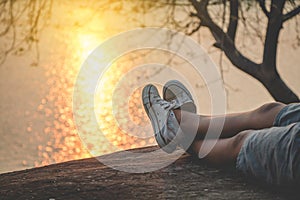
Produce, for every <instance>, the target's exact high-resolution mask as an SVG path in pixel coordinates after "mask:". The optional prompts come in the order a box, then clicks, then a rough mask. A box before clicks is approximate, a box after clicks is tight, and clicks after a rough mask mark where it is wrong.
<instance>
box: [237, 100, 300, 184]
mask: <svg viewBox="0 0 300 200" xmlns="http://www.w3.org/2000/svg"><path fill="white" fill-rule="evenodd" d="M236 168H237V169H238V170H240V171H242V172H243V173H244V174H246V175H249V176H254V177H256V178H259V179H262V180H264V181H266V182H268V183H271V184H277V185H282V184H289V183H295V182H297V183H300V104H299V103H295V104H290V105H287V106H285V107H284V108H283V109H282V110H281V111H280V112H279V113H278V115H277V116H276V118H275V121H274V126H273V127H272V128H266V129H261V130H253V132H251V133H250V135H249V136H248V137H247V138H246V139H245V141H244V144H243V146H242V148H241V150H240V152H239V155H238V157H237V163H236Z"/></svg>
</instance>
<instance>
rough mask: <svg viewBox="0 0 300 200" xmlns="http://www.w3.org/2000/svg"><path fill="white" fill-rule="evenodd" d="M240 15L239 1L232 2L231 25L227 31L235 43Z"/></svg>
mask: <svg viewBox="0 0 300 200" xmlns="http://www.w3.org/2000/svg"><path fill="white" fill-rule="evenodd" d="M238 15H239V1H238V0H231V1H230V17H229V25H228V29H227V34H228V36H229V37H230V39H231V40H232V41H233V42H234V40H235V34H236V29H237V26H238Z"/></svg>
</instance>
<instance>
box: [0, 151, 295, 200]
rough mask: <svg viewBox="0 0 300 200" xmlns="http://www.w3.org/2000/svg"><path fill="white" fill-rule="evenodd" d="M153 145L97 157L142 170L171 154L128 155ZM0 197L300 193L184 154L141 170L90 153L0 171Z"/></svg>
mask: <svg viewBox="0 0 300 200" xmlns="http://www.w3.org/2000/svg"><path fill="white" fill-rule="evenodd" d="M155 150H157V147H147V148H142V149H134V150H130V152H131V153H133V154H131V155H129V156H127V157H124V155H123V154H122V152H118V153H113V154H109V155H105V156H102V157H100V160H104V161H112V160H114V161H117V163H118V164H117V165H118V166H124V167H128V166H131V167H132V169H134V167H136V166H140V167H145V169H148V168H147V167H148V166H150V167H151V165H152V166H153V165H159V164H161V163H163V162H166V160H168V159H172V156H169V155H167V154H162V155H161V156H153V157H151V158H150V159H147V160H143V159H140V160H139V161H136V160H134V158H135V157H136V154H134V153H137V152H139V153H141V152H144V153H145V152H151V151H155ZM127 161H129V162H127ZM133 161H134V162H135V163H133ZM128 169H129V168H128ZM297 187H298V188H299V186H296V188H297ZM0 199H1V200H2V199H3V200H4V199H52V200H54V199H56V200H57V199H64V200H65V199H270V200H271V199H272V200H274V199H300V192H298V191H297V190H295V189H290V188H289V189H283V188H279V187H274V186H268V185H266V184H263V183H259V182H257V181H254V180H252V181H249V180H247V179H246V178H245V177H243V176H242V175H241V174H239V173H238V172H237V171H236V170H234V169H220V168H216V167H212V166H207V165H205V164H203V163H201V162H200V161H199V160H197V159H195V158H193V157H191V156H189V155H187V154H184V155H182V156H181V157H180V158H179V159H178V160H176V161H175V162H174V163H172V164H170V165H168V166H167V167H164V168H162V169H159V170H156V171H152V172H146V173H128V172H123V171H119V170H115V169H112V168H110V167H107V166H105V165H104V164H102V163H100V162H99V160H97V159H96V158H89V159H82V160H75V161H70V162H65V163H59V164H54V165H50V166H45V167H41V168H34V169H29V170H24V171H17V172H11V173H6V174H1V175H0Z"/></svg>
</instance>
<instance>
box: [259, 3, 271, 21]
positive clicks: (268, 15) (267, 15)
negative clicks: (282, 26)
mask: <svg viewBox="0 0 300 200" xmlns="http://www.w3.org/2000/svg"><path fill="white" fill-rule="evenodd" d="M258 3H259V6H260V8H261V9H262V11H263V12H264V14H265V15H266V17H268V18H269V17H270V13H269V11H268V10H267V8H266V1H265V0H258Z"/></svg>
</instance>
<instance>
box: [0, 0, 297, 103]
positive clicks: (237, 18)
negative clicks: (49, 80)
mask: <svg viewBox="0 0 300 200" xmlns="http://www.w3.org/2000/svg"><path fill="white" fill-rule="evenodd" d="M46 2H48V1H46V0H43V1H34V0H28V1H26V3H23V4H22V3H21V5H23V9H20V8H19V10H21V11H22V13H25V11H27V13H28V16H30V17H29V19H30V20H29V21H28V23H29V24H30V27H31V28H30V29H29V31H27V33H25V34H23V35H25V37H23V43H24V42H25V43H26V44H27V45H28V47H30V46H31V45H32V44H33V43H35V42H37V37H36V36H37V31H38V28H37V27H39V26H38V24H39V20H40V17H41V15H42V14H44V13H47V12H49V11H50V10H51V1H49V2H48V3H46ZM94 4H95V6H97V7H98V8H99V12H101V11H102V12H104V11H105V10H113V11H115V12H117V13H118V14H124V17H128V11H130V12H134V13H135V14H136V17H133V18H134V21H135V22H136V21H138V22H140V26H141V27H144V26H147V24H145V23H144V22H142V21H139V20H140V19H139V18H140V17H139V16H140V15H141V14H143V15H147V13H149V12H157V11H158V10H160V11H161V10H164V13H165V16H163V17H160V18H161V19H164V20H161V21H160V24H159V26H162V27H170V28H174V29H176V30H178V31H181V32H185V33H186V34H188V35H193V34H195V33H198V32H199V30H200V28H201V27H206V28H208V29H209V31H210V32H211V33H212V35H213V37H214V39H215V44H214V46H215V47H216V48H218V49H220V50H221V51H223V52H224V54H225V55H226V56H227V58H228V59H229V60H230V61H231V63H232V64H233V65H234V66H235V67H237V68H238V69H240V70H242V71H243V72H245V73H247V74H249V75H251V76H252V77H254V78H256V79H257V80H258V81H260V82H261V83H262V84H263V85H264V87H265V88H266V89H267V90H268V91H269V93H270V94H271V95H272V97H273V98H274V99H275V100H276V101H280V102H284V103H290V102H299V97H298V96H297V95H296V94H295V93H294V92H293V91H292V90H291V89H290V88H289V87H288V86H287V84H286V83H285V82H284V81H283V80H282V78H281V76H280V74H279V73H278V70H277V67H278V66H277V65H278V64H277V46H278V38H279V34H280V31H281V30H282V28H283V25H284V23H285V22H286V21H288V20H289V19H291V18H294V17H295V16H297V15H298V14H299V12H300V2H299V1H296V0H286V1H283V0H269V1H265V0H256V1H251V0H240V1H239V0H231V1H226V0H201V1H200V0H158V1H151V0H143V1H139V0H124V1H121V0H110V1H100V2H99V1H96V2H95V3H94ZM14 5H15V1H13V0H2V1H0V11H1V14H0V16H1V19H2V22H1V23H2V26H3V27H5V29H4V31H2V32H1V33H0V38H3V37H4V36H5V35H7V33H8V32H9V31H12V32H13V34H14V36H13V40H12V41H16V36H15V33H14V32H15V24H16V23H15V21H14V19H15V18H16V14H14V13H16V12H13V10H14V9H16V8H15V7H14ZM242 5H246V7H247V8H252V7H255V6H257V7H255V9H257V10H259V11H260V12H262V13H264V16H265V18H266V25H265V33H259V32H258V30H256V31H257V35H259V37H260V38H261V39H262V40H263V48H264V51H263V54H262V55H261V58H262V59H261V62H257V61H254V60H253V59H251V58H250V57H249V56H247V55H246V54H245V53H242V51H241V49H239V47H238V44H237V41H236V35H237V31H238V27H239V24H241V23H242V24H246V23H247V22H248V21H249V20H248V19H247V18H246V17H245V16H244V10H243V9H242ZM214 6H219V7H222V10H221V11H222V12H221V13H217V14H216V13H213V12H211V11H212V10H213V9H210V8H211V7H214ZM246 10H247V9H246ZM42 11H43V12H42ZM178 13H179V14H178ZM182 16H185V17H182ZM130 18H131V19H132V17H130ZM183 18H184V19H183ZM3 19H5V20H3ZM128 20H129V17H128ZM296 20H297V19H296ZM256 23H258V21H257V22H256ZM298 40H300V37H299V36H298ZM19 46H20V45H19ZM19 46H18V45H16V42H12V43H11V45H10V46H8V48H6V49H5V51H2V52H1V57H0V58H1V59H2V60H3V58H4V57H5V56H6V55H7V54H8V53H10V52H12V51H24V48H23V47H21V48H20V47H19Z"/></svg>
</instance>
